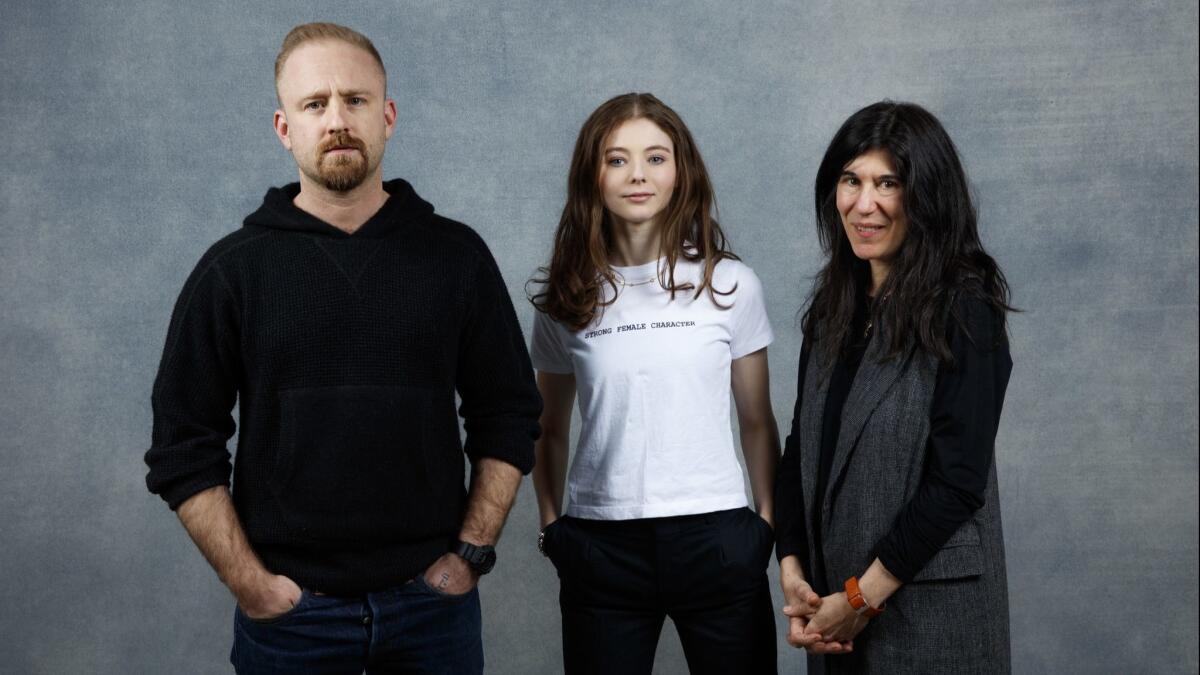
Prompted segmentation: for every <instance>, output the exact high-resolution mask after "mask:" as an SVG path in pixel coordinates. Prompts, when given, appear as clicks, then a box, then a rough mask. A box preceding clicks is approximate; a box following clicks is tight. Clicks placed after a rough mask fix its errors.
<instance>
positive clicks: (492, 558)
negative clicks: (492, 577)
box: [454, 541, 496, 576]
mask: <svg viewBox="0 0 1200 675" xmlns="http://www.w3.org/2000/svg"><path fill="white" fill-rule="evenodd" d="M454 554H455V555H457V556H458V557H460V558H462V559H463V560H466V561H467V564H468V565H470V566H471V569H472V570H473V571H474V572H475V573H476V574H478V575H480V576H483V575H484V574H487V573H488V572H491V571H492V567H494V566H495V565H496V548H495V547H493V546H476V545H474V544H468V543H467V542H465V541H458V542H456V543H455V545H454Z"/></svg>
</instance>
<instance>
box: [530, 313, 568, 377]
mask: <svg viewBox="0 0 1200 675" xmlns="http://www.w3.org/2000/svg"><path fill="white" fill-rule="evenodd" d="M565 333H566V331H565V330H564V329H563V327H562V326H561V325H560V324H559V323H558V322H557V321H555V320H554V319H553V318H551V317H550V315H549V314H546V313H545V312H534V317H533V338H532V339H531V341H530V346H529V358H530V359H531V360H532V361H533V367H534V369H535V370H540V371H542V372H546V373H557V374H559V375H567V374H569V373H573V372H575V366H574V364H573V363H572V362H571V353H570V352H569V351H568V350H567V347H566V345H565V344H563V342H564V338H565V337H566V336H565Z"/></svg>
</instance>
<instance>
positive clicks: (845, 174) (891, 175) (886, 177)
mask: <svg viewBox="0 0 1200 675" xmlns="http://www.w3.org/2000/svg"><path fill="white" fill-rule="evenodd" d="M842 178H858V174H856V173H854V172H853V171H843V172H842ZM889 179H890V180H894V181H896V182H897V183H899V182H901V181H900V176H897V175H896V174H894V173H885V174H882V175H880V176H878V177H877V178H876V180H889Z"/></svg>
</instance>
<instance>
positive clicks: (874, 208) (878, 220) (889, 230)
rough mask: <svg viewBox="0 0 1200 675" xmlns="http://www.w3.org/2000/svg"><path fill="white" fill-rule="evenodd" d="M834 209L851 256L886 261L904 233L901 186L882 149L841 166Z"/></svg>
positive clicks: (902, 191)
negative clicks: (838, 216) (836, 211)
mask: <svg viewBox="0 0 1200 675" xmlns="http://www.w3.org/2000/svg"><path fill="white" fill-rule="evenodd" d="M837 210H838V213H840V214H841V216H842V227H843V228H845V230H846V237H847V238H848V239H849V240H850V247H851V248H852V249H854V255H856V256H858V257H859V258H861V259H862V260H866V261H868V262H871V263H883V264H885V265H887V264H890V263H891V261H892V258H894V257H895V256H896V252H897V251H899V250H900V245H901V244H903V243H904V235H905V234H906V233H907V232H908V218H907V217H906V216H905V215H904V186H903V183H901V181H900V177H899V176H898V175H896V171H895V168H894V167H893V166H892V157H891V155H890V154H889V153H888V152H887V151H886V150H871V151H868V152H865V153H863V154H861V155H859V156H858V157H855V158H854V159H853V160H852V161H851V162H850V163H849V164H847V165H846V166H845V168H843V169H842V176H841V178H839V179H838V184H837Z"/></svg>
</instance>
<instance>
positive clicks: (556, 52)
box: [0, 0, 1198, 674]
mask: <svg viewBox="0 0 1200 675" xmlns="http://www.w3.org/2000/svg"><path fill="white" fill-rule="evenodd" d="M346 4H347V5H350V6H347V7H343V8H341V9H329V7H330V3H316V2H308V1H305V2H283V1H282V0H274V1H272V2H259V3H253V5H252V6H249V5H247V4H246V3H241V2H233V1H232V0H224V1H216V2H207V1H203V0H201V1H200V2H187V3H175V2H166V1H165V0H150V1H146V2H133V1H123V0H118V1H116V2H113V3H101V2H83V1H81V0H80V1H77V2H74V3H71V2H65V1H63V0H46V1H44V2H33V1H32V0H4V2H3V3H2V5H0V36H2V40H3V42H2V44H0V85H2V86H0V92H2V94H0V95H2V97H3V103H2V104H0V120H3V128H2V131H0V149H2V150H3V157H4V160H3V165H2V166H0V317H2V323H0V425H2V431H0V672H5V673H7V672H12V673H179V674H183V673H219V672H226V671H227V670H228V669H229V666H228V661H227V656H228V650H229V645H230V639H231V619H232V615H233V603H232V600H231V597H230V596H229V594H228V593H227V592H226V591H225V590H224V588H223V587H222V586H221V585H220V584H219V582H218V581H217V579H216V577H215V575H214V574H213V573H212V572H211V570H210V569H209V568H208V567H207V565H206V564H205V563H204V561H203V560H202V559H201V557H200V556H199V555H198V553H197V552H196V551H195V549H194V548H193V546H192V544H191V542H190V541H189V540H188V538H187V536H186V535H185V533H184V531H183V529H182V528H181V527H180V526H179V524H178V522H177V521H176V519H175V517H174V516H173V515H172V514H171V513H170V512H169V511H168V510H167V508H166V507H165V506H164V505H163V504H162V503H161V502H160V501H159V500H158V499H157V498H155V497H152V496H151V495H150V494H148V493H147V492H146V489H145V486H144V483H143V475H144V472H145V469H144V465H143V464H142V459H141V458H142V453H143V452H144V451H145V449H146V447H147V445H148V443H149V439H150V408H149V396H150V387H151V382H152V379H153V376H154V372H155V368H156V366H157V363H158V358H159V355H160V352H161V349H162V341H163V336H164V333H165V331H166V326H167V320H168V316H169V312H170V309H171V306H172V303H173V302H174V299H175V295H176V293H177V292H178V290H179V288H180V286H181V285H182V283H183V281H184V279H185V277H186V275H187V273H188V272H189V270H190V269H191V267H192V265H193V264H194V263H195V261H196V260H197V259H198V257H199V256H200V254H201V253H202V252H203V251H204V249H205V248H206V247H207V246H208V245H209V244H210V243H211V242H212V241H214V240H216V239H217V238H219V237H220V236H222V235H223V234H225V233H226V232H229V231H230V230H232V229H234V228H236V227H238V226H239V224H240V221H241V218H242V217H243V216H244V215H245V214H246V213H248V212H249V211H250V210H252V209H253V208H254V207H255V206H256V205H257V203H258V202H259V200H260V199H261V197H262V194H263V192H264V191H265V190H266V188H267V187H268V186H270V185H277V184H281V183H284V182H288V181H292V180H295V169H294V167H293V164H292V160H291V158H290V157H289V156H288V155H287V154H285V152H284V151H283V149H282V148H281V147H280V146H279V143H278V141H277V140H276V139H275V138H274V137H273V134H272V132H271V128H270V120H271V112H272V110H273V106H274V101H273V95H272V77H271V62H272V59H273V58H274V55H275V51H276V49H277V48H278V45H279V42H280V40H281V39H282V37H283V35H284V34H285V33H286V31H287V30H288V28H290V27H291V25H293V24H294V23H299V22H303V21H310V20H317V19H329V20H334V21H338V22H342V23H346V24H349V25H351V26H354V27H357V28H359V29H361V30H363V31H365V32H366V33H367V34H368V35H369V36H370V37H372V38H374V40H375V41H376V44H377V45H378V46H379V48H380V51H381V52H382V54H383V56H384V59H385V61H386V62H387V64H388V66H389V68H390V71H391V72H390V86H391V91H392V93H393V94H394V96H395V98H396V100H397V103H398V105H399V108H400V121H399V132H398V134H397V136H396V137H395V138H393V140H392V142H391V145H390V147H389V149H388V154H387V158H386V160H385V166H386V174H387V175H388V176H404V177H406V178H408V179H409V180H410V181H411V182H412V183H413V184H414V185H415V186H416V188H417V190H418V191H419V192H420V193H421V194H422V195H424V196H425V197H426V198H428V199H429V200H430V201H432V202H433V203H434V204H435V205H436V206H437V207H438V209H439V210H440V211H441V212H442V213H445V214H447V215H449V216H451V217H453V218H457V219H460V220H463V221H465V222H467V223H470V224H472V225H473V226H475V227H476V228H477V229H478V230H479V231H480V232H481V233H482V234H483V236H484V237H485V239H487V240H488V241H489V242H490V244H491V246H492V248H493V251H494V252H495V254H496V257H497V258H498V259H499V261H500V265H501V267H502V269H503V271H504V274H505V276H506V280H507V282H508V285H509V289H510V290H511V292H512V295H513V297H514V299H515V300H516V301H517V306H518V313H519V314H520V316H521V320H522V322H523V325H524V326H525V327H526V330H528V327H529V325H530V320H531V314H532V311H531V308H530V306H529V305H528V304H527V303H525V302H523V300H522V297H523V289H522V285H523V281H524V280H525V279H526V278H528V276H529V275H530V274H531V273H532V272H533V271H534V269H535V267H536V266H537V265H538V264H539V263H541V262H542V261H544V260H545V258H546V255H547V252H548V247H549V243H550V237H551V232H552V229H553V227H554V224H555V222H556V219H557V213H558V210H559V209H560V208H561V202H562V198H563V194H564V185H565V176H566V171H567V165H568V160H569V153H570V149H571V146H572V143H573V140H574V135H575V133H576V132H577V130H578V128H579V125H580V124H581V123H582V121H583V119H584V118H585V117H586V115H587V114H588V113H589V112H590V111H591V110H592V108H594V107H595V106H596V105H597V104H599V103H600V102H601V101H603V100H604V99H606V98H608V97H609V96H611V95H613V94H616V93H621V92H625V91H630V90H649V91H652V92H654V93H656V94H658V95H659V96H660V97H661V98H662V99H664V100H665V101H667V102H668V103H669V104H671V105H672V106H674V107H675V108H676V109H677V110H678V111H679V112H680V113H681V114H682V116H683V117H684V119H685V120H687V122H688V123H689V125H690V126H691V128H692V130H693V132H694V133H695V135H696V137H697V139H698V140H699V143H700V146H701V149H702V151H703V153H704V156H705V159H706V161H707V162H708V165H709V167H710V169H711V171H712V174H713V180H714V182H715V184H716V188H717V194H718V197H719V199H720V204H721V215H722V222H723V223H725V225H726V227H727V230H728V232H729V233H730V235H731V236H732V240H733V244H734V246H735V248H736V250H737V252H738V253H740V254H741V255H742V256H743V257H744V258H745V259H746V261H747V262H749V263H750V264H751V265H752V266H754V267H755V268H756V270H757V271H758V273H759V275H760V276H761V277H762V278H763V280H764V281H765V282H766V284H767V298H768V300H769V304H770V311H771V317H772V320H773V322H774V325H775V328H776V331H777V333H778V335H779V338H778V340H777V341H776V343H775V345H774V346H772V348H771V354H772V361H773V362H774V365H775V368H774V372H773V375H772V383H773V387H772V393H773V395H774V400H775V410H776V414H777V416H778V418H779V421H780V423H781V425H787V424H788V423H789V422H790V419H791V404H792V401H793V396H794V391H793V387H794V381H795V380H794V372H795V370H794V369H795V362H796V358H797V355H798V352H799V347H800V340H799V336H798V332H797V331H796V329H795V325H794V317H795V312H796V310H797V309H798V307H799V304H800V302H801V301H802V298H803V296H804V294H805V292H806V291H807V290H808V287H809V283H810V278H811V275H812V274H813V273H814V272H815V271H816V269H817V265H818V262H819V258H820V253H819V250H818V247H817V242H816V238H815V234H814V229H813V224H812V215H811V211H812V204H811V197H810V195H809V191H810V189H811V184H812V180H813V176H814V173H815V170H816V166H817V162H818V160H819V158H820V155H821V152H822V151H823V149H824V145H825V144H826V143H827V142H828V140H829V138H830V137H831V136H832V134H833V132H834V131H835V129H836V128H837V126H838V125H839V124H840V122H841V121H842V120H843V119H844V118H845V117H846V116H848V115H849V114H850V113H852V112H853V111H854V110H856V109H857V108H859V107H861V106H863V105H865V104H867V103H870V102H872V101H875V100H877V99H880V98H883V97H890V98H894V99H906V100H913V101H917V102H920V103H922V104H924V105H926V106H927V107H929V108H930V109H931V110H932V111H934V113H935V114H937V115H939V116H940V117H941V119H942V120H943V121H944V123H945V124H946V126H947V127H948V128H949V130H950V133H951V135H952V136H953V137H954V138H955V139H956V141H957V142H958V144H959V147H960V149H961V151H962V154H963V155H964V157H965V160H966V165H967V168H968V171H969V173H970V176H971V178H972V180H973V184H974V187H975V190H976V192H977V194H978V199H979V204H980V207H981V212H982V230H983V237H984V240H985V243H986V245H987V246H988V247H989V249H990V250H991V252H992V253H993V254H994V255H995V256H996V258H997V259H998V260H999V261H1000V264H1001V265H1002V266H1003V268H1004V269H1005V270H1006V272H1007V273H1008V276H1009V279H1010V280H1011V282H1012V285H1013V289H1014V291H1015V295H1016V302H1017V304H1018V305H1019V306H1020V307H1022V308H1024V309H1025V310H1026V312H1025V313H1023V314H1019V315H1016V316H1015V317H1013V320H1012V333H1013V356H1014V360H1015V361H1016V367H1015V369H1014V372H1013V377H1012V384H1011V386H1010V388H1009V395H1008V401H1007V405H1006V407H1005V412H1004V419H1003V421H1002V423H1001V427H1000V433H999V438H998V441H997V452H998V457H999V460H998V464H999V471H1000V486H1001V496H1002V502H1003V511H1004V523H1005V531H1006V536H1007V541H1008V561H1009V585H1010V589H1011V601H1012V629H1013V630H1012V636H1013V654H1014V664H1015V666H1016V669H1017V671H1018V672H1105V671H1107V672H1116V673H1127V672H1184V673H1187V672H1191V673H1195V672H1196V671H1197V611H1196V607H1197V600H1198V598H1197V549H1198V546H1197V284H1198V280H1197V10H1196V6H1195V4H1194V2H1192V1H1189V0H1158V1H1152V2H1144V3H1135V4H1131V3H1127V2H1116V1H1112V0H1109V1H1104V2H1068V1H1065V0H1058V1H1057V2H1029V1H1025V2H1006V3H993V2H979V1H976V0H968V1H965V2H938V3H932V4H931V3H929V2H893V3H887V4H886V5H884V6H880V7H871V4H872V3H842V4H840V5H838V6H831V5H824V4H822V3H815V4H810V3H789V2H755V3H729V2H715V1H712V0H708V1H705V2H695V3H684V2H663V3H635V2H612V3H557V2H530V1H528V0H514V1H512V2H505V3H490V2H484V3H474V2H471V3H468V2H458V3H442V2H425V3H416V2H413V3H399V2H396V3H392V2H380V1H374V2H361V3H346ZM532 495H533V491H532V488H531V487H530V486H529V485H526V487H525V488H524V489H523V491H522V494H521V497H520V500H519V503H518V505H517V507H516V509H515V511H514V513H513V514H512V518H511V520H510V522H509V525H508V528H507V530H506V532H505V537H504V540H503V541H502V542H501V546H500V560H501V562H500V565H499V567H498V568H497V570H496V572H495V573H494V574H493V575H491V576H489V577H488V578H487V579H486V580H485V582H484V584H483V595H484V603H485V609H484V623H485V628H484V632H485V641H486V646H487V658H488V666H489V667H488V670H489V672H493V673H551V672H556V671H558V670H559V669H560V665H559V664H560V660H559V659H560V647H559V618H558V611H557V603H556V593H557V580H556V578H555V576H554V573H553V570H552V568H551V566H550V565H549V563H547V562H546V561H544V560H543V559H542V558H541V557H540V556H538V555H537V553H536V551H535V549H534V538H535V535H536V531H537V528H536V523H535V520H536V515H535V509H534V507H533V499H532ZM771 573H772V575H774V574H775V567H774V565H772V572H771ZM777 600H778V593H777ZM780 645H781V646H780V648H779V654H780V665H781V670H782V671H784V672H792V673H796V672H801V671H802V670H803V665H802V662H803V659H802V658H801V655H800V654H798V653H796V652H794V651H792V650H791V649H790V648H788V647H786V645H784V644H783V643H782V641H781V642H780ZM657 670H658V671H660V672H664V673H676V672H683V671H684V670H685V667H684V665H683V659H682V654H681V652H680V649H679V646H678V641H677V639H676V638H675V636H674V634H673V633H672V632H671V631H670V630H668V631H667V632H665V633H664V638H663V641H662V643H661V646H660V653H659V658H658V668H657Z"/></svg>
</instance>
